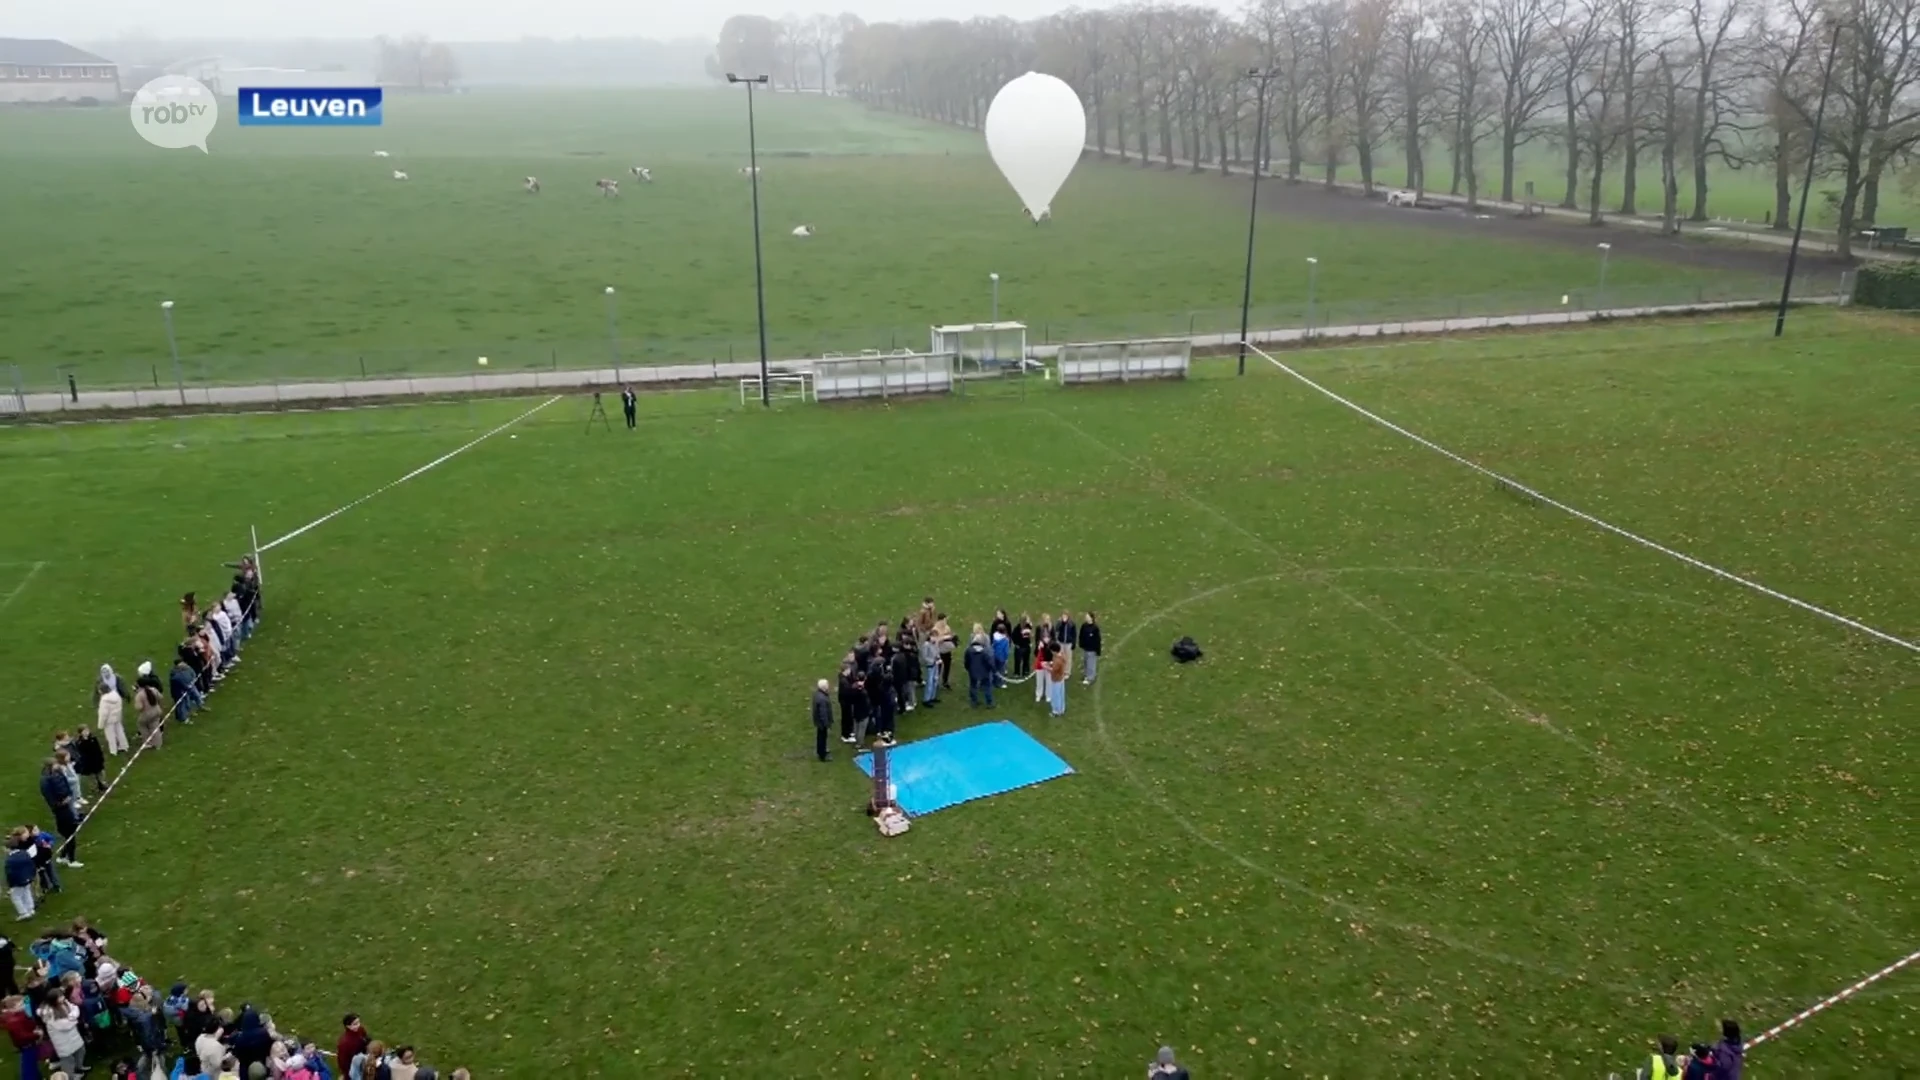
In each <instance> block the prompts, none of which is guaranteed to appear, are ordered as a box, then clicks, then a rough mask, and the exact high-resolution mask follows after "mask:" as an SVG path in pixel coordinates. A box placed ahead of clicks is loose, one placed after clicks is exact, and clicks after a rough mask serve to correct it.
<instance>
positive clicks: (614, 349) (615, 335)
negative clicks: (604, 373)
mask: <svg viewBox="0 0 1920 1080" xmlns="http://www.w3.org/2000/svg"><path fill="white" fill-rule="evenodd" d="M613 308H614V299H613V286H611V285H609V286H607V351H608V352H609V353H611V354H612V355H613V381H614V382H620V381H621V379H620V330H619V326H618V324H617V323H616V322H615V320H614V313H613Z"/></svg>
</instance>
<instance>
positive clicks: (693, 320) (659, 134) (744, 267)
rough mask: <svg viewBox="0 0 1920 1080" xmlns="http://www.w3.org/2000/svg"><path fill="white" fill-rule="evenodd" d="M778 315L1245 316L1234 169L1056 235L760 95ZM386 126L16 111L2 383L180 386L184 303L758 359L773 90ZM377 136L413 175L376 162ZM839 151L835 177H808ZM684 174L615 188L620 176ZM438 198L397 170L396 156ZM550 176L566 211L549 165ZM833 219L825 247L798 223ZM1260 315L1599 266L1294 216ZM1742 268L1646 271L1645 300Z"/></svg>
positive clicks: (911, 132)
mask: <svg viewBox="0 0 1920 1080" xmlns="http://www.w3.org/2000/svg"><path fill="white" fill-rule="evenodd" d="M758 101H759V107H760V111H759V116H758V132H759V138H760V140H761V146H762V148H763V149H764V150H765V152H766V153H767V155H768V156H767V159H766V160H765V161H764V162H763V166H764V168H765V175H764V177H763V181H764V182H763V187H762V200H763V226H764V231H765V233H766V238H765V243H766V250H765V263H766V291H767V319H768V325H769V333H770V336H771V346H772V349H773V351H774V352H775V354H776V355H777V356H800V355H817V354H819V353H820V352H823V351H828V350H832V351H857V350H858V349H861V348H875V347H894V346H899V345H906V346H912V347H918V348H925V347H926V341H927V327H928V326H929V325H930V324H933V323H941V322H956V321H960V322H964V321H975V320H984V319H985V318H987V316H988V315H989V311H990V294H989V286H988V283H987V275H988V274H989V273H999V274H1000V275H1001V277H1002V279H1003V280H1002V285H1001V291H1000V311H1001V314H1002V316H1003V317H1005V318H1010V319H1022V320H1026V321H1028V322H1030V323H1031V324H1032V325H1033V327H1034V338H1035V339H1036V340H1046V339H1051V340H1054V341H1059V340H1063V339H1065V340H1088V339H1090V338H1091V339H1100V338H1112V337H1120V336H1139V335H1151V334H1164V333H1170V332H1174V331H1178V332H1180V333H1189V332H1192V331H1194V330H1198V331H1201V332H1207V331H1224V330H1227V329H1230V328H1235V327H1237V326H1238V322H1239V319H1238V306H1239V302H1240V292H1241V274H1242V270H1243V265H1244V263H1243V260H1244V255H1243V252H1244V250H1245V235H1246V210H1245V204H1244V202H1243V198H1244V188H1243V187H1241V186H1240V184H1239V183H1238V182H1228V181H1219V180H1217V179H1212V178H1198V177H1189V176H1184V175H1168V174H1162V173H1157V172H1142V171H1140V170H1130V169H1124V168H1119V167H1117V166H1100V165H1086V166H1083V167H1082V168H1081V169H1080V170H1079V171H1078V172H1077V173H1076V174H1075V176H1074V177H1073V179H1072V180H1070V181H1069V184H1068V187H1067V189H1066V191H1065V193H1064V194H1063V195H1061V197H1060V198H1059V200H1058V201H1057V206H1058V210H1059V212H1058V214H1057V216H1056V218H1055V220H1054V221H1052V222H1051V223H1049V224H1048V225H1047V226H1046V227H1045V228H1035V227H1034V226H1033V225H1032V224H1031V223H1030V222H1028V221H1027V220H1026V219H1025V218H1024V217H1023V216H1022V214H1021V213H1020V211H1019V205H1018V202H1017V201H1016V200H1015V198H1014V197H1013V195H1012V194H1011V192H1010V190H1009V189H1008V188H1007V186H1006V184H1005V182H1004V181H1003V180H1002V179H1001V178H1000V176H999V174H998V172H997V171H996V170H995V169H994V167H993V164H992V162H991V161H990V159H989V158H988V157H987V156H986V154H985V153H984V150H983V145H982V143H981V141H980V139H979V136H978V135H977V134H969V133H966V132H959V131H953V130H949V129H945V128H935V127H931V126H927V125H921V124H917V123H915V122H913V121H909V120H905V119H901V118H898V117H891V116H886V115H882V114H876V113H869V112H867V111H865V110H863V109H861V108H860V107H859V106H857V105H854V104H852V103H850V102H846V101H842V100H823V99H820V98H816V97H805V96H794V95H763V96H762V97H761V98H759V99H758ZM389 112H390V115H389V116H388V118H387V124H386V126H385V127H382V128H380V129H377V130H374V129H341V130H333V131H315V130H311V129H305V130H271V129H266V130H263V129H248V130H245V131H242V130H240V129H238V128H237V127H235V126H233V125H232V124H231V123H230V122H229V124H228V126H226V127H223V128H222V129H221V130H219V131H217V132H216V133H215V134H214V136H213V137H212V140H211V142H210V147H211V153H210V154H208V155H202V154H200V153H197V152H193V151H161V150H157V149H154V148H152V147H149V146H147V145H146V144H144V143H141V142H139V141H138V139H137V138H136V137H135V135H134V133H133V131H132V129H131V126H130V125H129V124H128V122H127V119H126V116H125V115H124V114H123V113H122V112H121V111H120V110H114V109H106V110H95V111H42V112H33V111H5V112H0V187H4V188H5V189H6V190H7V191H8V193H9V194H8V198H7V199H6V200H4V201H0V235H4V236H6V237H7V238H8V242H9V244H10V246H11V247H12V248H13V249H14V250H16V251H20V252H30V253H32V255H31V257H28V258H19V259H13V260H9V261H8V262H7V263H6V265H5V266H4V267H0V307H4V309H5V310H6V311H7V313H8V316H9V318H8V331H9V332H8V333H7V334H6V335H5V337H4V339H0V389H11V387H10V386H8V385H7V383H8V382H9V381H11V372H10V371H9V368H10V367H17V368H18V369H19V372H20V377H21V380H22V382H23V384H24V385H26V386H27V387H28V388H38V387H55V386H64V384H65V381H66V379H65V374H66V372H67V371H72V372H73V373H74V374H75V376H76V378H77V381H78V382H79V384H80V386H81V388H82V389H101V388H108V387H112V386H124V385H142V384H147V383H149V382H154V383H170V382H171V381H172V371H171V362H170V360H169V355H168V346H167V340H166V336H165V327H164V324H163V322H162V319H161V313H160V310H159V303H160V301H161V300H163V299H172V300H174V301H175V302H176V303H177V305H178V306H177V308H176V310H175V322H176V330H177V334H178V339H179V347H180V350H181V353H182V354H183V362H184V364H183V366H184V368H185V376H186V378H187V379H188V380H189V381H193V382H225V381H246V380H255V379H266V378H302V377H305V378H328V377H331V378H339V377H345V376H356V375H359V374H361V373H362V372H365V373H367V374H370V375H381V374H394V373H403V372H426V371H447V370H460V371H464V370H471V369H472V367H473V364H474V359H475V357H477V356H480V355H486V356H488V357H490V358H491V360H492V362H493V364H494V366H495V368H496V370H499V369H515V368H526V367H547V366H550V365H560V366H565V365H572V366H584V365H598V364H602V363H605V362H606V360H607V357H608V350H609V346H608V340H607V339H608V312H607V306H606V302H605V297H604V296H603V294H602V290H603V289H604V288H605V287H606V286H607V285H610V284H611V285H613V286H615V287H616V288H618V289H619V295H618V313H617V320H618V328H617V329H618V336H619V337H620V338H621V339H622V340H621V344H620V351H621V354H622V356H623V359H624V361H625V362H627V363H634V362H666V361H682V362H684V361H705V360H711V359H721V360H724V359H727V358H728V356H729V354H730V352H735V353H737V354H739V355H741V356H746V355H751V354H753V353H754V352H755V350H756V347H757V345H756V327H755V314H754V312H755V308H754V291H753V246H752V233H751V228H750V207H749V192H748V184H747V182H746V180H745V179H744V178H742V177H741V176H740V175H739V174H738V172H737V170H738V168H739V167H740V166H741V165H743V164H744V163H745V153H746V131H745V127H746V122H745V119H746V118H745V109H744V103H743V102H742V101H741V100H739V98H738V97H737V96H735V95H730V94H728V93H726V92H725V91H722V90H711V91H692V90H689V91H679V92H671V91H648V92H632V93H624V94H623V93H618V92H607V93H595V94H587V93H563V92H550V93H534V94H525V95H508V94H505V93H495V94H486V93H475V94H471V95H464V96H457V97H429V98H407V97H400V98H396V99H395V100H394V101H393V102H392V103H390V105H389ZM376 149H385V150H387V151H389V152H390V153H391V154H392V155H393V156H392V157H391V158H388V159H378V158H375V157H374V156H373V151H374V150H376ZM794 154H809V155H812V156H809V157H795V156H786V155H794ZM633 164H645V165H648V166H650V167H651V168H653V169H654V173H655V177H656V182H655V183H654V184H652V185H649V186H634V185H632V184H629V185H628V186H627V189H626V191H625V192H624V194H623V196H622V197H621V198H620V199H619V200H617V201H614V200H604V199H601V198H599V197H598V196H597V195H596V194H595V192H594V187H593V181H594V180H595V179H596V178H599V177H603V176H624V175H625V172H626V169H627V168H628V166H630V165H633ZM394 168H399V169H404V170H406V171H407V172H408V173H409V175H410V177H411V179H410V180H409V181H408V182H407V183H404V184H403V183H396V182H395V181H393V180H392V179H391V176H390V172H391V169H394ZM528 175H533V176H537V177H539V178H540V180H541V181H542V183H543V185H544V191H543V192H542V193H541V194H540V195H539V196H538V197H532V196H528V195H527V194H525V193H524V192H523V191H522V190H521V178H522V177H524V176H528ZM803 223H804V224H812V225H814V226H815V227H816V229H817V230H818V235H817V236H815V237H812V238H810V239H805V240H801V239H796V238H794V237H792V236H790V235H788V234H789V231H790V230H791V229H792V228H793V227H794V226H796V225H799V224H803ZM1259 251H1260V256H1259V265H1258V267H1257V268H1256V272H1255V281H1256V283H1257V286H1258V287H1257V291H1256V294H1255V296H1254V303H1255V304H1256V305H1257V306H1258V307H1259V308H1260V309H1261V314H1260V316H1259V317H1260V318H1261V319H1263V320H1271V319H1275V318H1282V317H1284V318H1289V319H1297V317H1298V313H1299V312H1300V310H1301V309H1302V308H1303V306H1304V304H1305V301H1306V291H1307V284H1308V282H1307V275H1306V272H1305V262H1304V260H1305V259H1306V258H1307V257H1308V256H1314V257H1317V258H1319V259H1320V260H1321V261H1320V271H1319V278H1318V282H1317V290H1318V295H1317V301H1318V303H1319V304H1320V305H1321V307H1322V309H1323V310H1324V309H1326V308H1328V307H1332V308H1333V310H1334V311H1335V312H1336V313H1339V312H1342V311H1344V312H1347V313H1349V314H1351V315H1352V316H1353V317H1354V319H1356V320H1358V321H1365V320H1366V319H1370V318H1372V317H1402V316H1404V315H1405V314H1406V312H1407V310H1408V309H1409V308H1412V309H1415V311H1414V314H1417V315H1425V314H1426V313H1428V312H1429V311H1430V310H1431V309H1432V307H1433V305H1434V302H1435V301H1436V299H1439V298H1464V309H1465V310H1468V311H1469V312H1472V311H1476V310H1491V309H1497V308H1502V307H1510V306H1511V305H1512V304H1513V303H1514V302H1516V301H1519V302H1522V303H1524V304H1525V305H1529V306H1538V305H1539V304H1541V303H1543V302H1545V303H1552V302H1555V301H1557V299H1558V298H1559V297H1560V296H1561V295H1562V294H1566V293H1580V292H1582V291H1584V290H1588V289H1590V288H1591V287H1592V286H1594V285H1595V284H1596V277H1597V270H1598V267H1597V263H1596V260H1595V258H1594V255H1593V251H1592V250H1591V245H1588V246H1587V248H1586V250H1571V249H1568V248H1566V247H1564V246H1562V247H1553V246H1543V245H1539V244H1529V243H1518V242H1511V241H1502V240H1496V239H1491V238H1483V237H1477V236H1472V235H1463V236H1453V235H1434V236H1424V235H1423V236H1418V237H1410V236H1409V235H1408V234H1407V232H1406V230H1404V229H1400V228H1393V227H1391V226H1390V224H1387V223H1383V224H1379V225H1364V224H1363V225H1355V224H1352V223H1346V222H1339V221H1332V220H1313V219H1310V218H1292V217H1279V216H1268V217H1264V220H1263V225H1262V229H1261V236H1260V243H1259ZM1724 276H1725V275H1712V274H1709V273H1708V272H1706V271H1703V270H1700V269H1696V268H1690V267H1684V266H1676V265H1670V264H1667V263H1663V262H1657V261H1651V260H1642V259H1635V258H1631V257H1627V256H1625V255H1624V254H1622V255H1621V256H1620V257H1618V258H1615V259H1614V260H1613V262H1612V264H1611V266H1610V268H1609V270H1608V278H1607V280H1608V285H1609V288H1610V290H1611V291H1612V292H1613V294H1614V295H1615V296H1616V297H1620V298H1623V299H1624V298H1630V297H1632V296H1635V295H1647V296H1655V295H1672V296H1676V297H1680V298H1685V299H1692V298H1693V296H1694V295H1695V291H1696V290H1697V289H1698V288H1701V287H1703V286H1705V285H1708V284H1714V283H1721V284H1724V282H1723V281H1721V279H1722V278H1724Z"/></svg>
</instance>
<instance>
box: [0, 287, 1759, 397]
mask: <svg viewBox="0 0 1920 1080" xmlns="http://www.w3.org/2000/svg"><path fill="white" fill-rule="evenodd" d="M1770 306H1771V302H1770V301H1765V300H1743V301H1731V302H1719V303H1701V304H1676V305H1668V306H1661V307H1631V308H1609V309H1606V310H1602V311H1553V312H1545V313H1540V314H1534V315H1496V316H1473V317H1463V318H1451V319H1448V318H1441V319H1414V320H1407V321H1400V322H1385V323H1367V324H1364V325H1354V326H1325V327H1318V328H1315V329H1313V330H1306V329H1290V330H1258V331H1254V332H1253V333H1251V334H1249V335H1248V339H1249V340H1251V341H1252V342H1253V343H1254V344H1256V345H1292V344H1298V343H1300V342H1302V341H1305V340H1307V339H1308V338H1312V339H1314V340H1318V339H1321V338H1359V337H1369V338H1370V337H1397V336H1402V335H1430V334H1448V333H1458V332H1462V331H1469V332H1470V331H1475V330H1492V329H1499V328H1502V327H1526V326H1567V325H1571V324H1576V323H1584V322H1592V321H1594V320H1596V319H1602V318H1607V319H1635V318H1652V317H1658V316H1663V315H1693V314H1701V313H1707V312H1724V311H1751V310H1757V309H1761V308H1766V307H1770ZM1190 340H1191V341H1192V342H1193V346H1194V348H1196V349H1219V348H1223V347H1229V346H1232V345H1234V344H1235V343H1236V342H1238V341H1239V335H1238V334H1232V333H1226V334H1200V335H1197V336H1195V337H1193V338H1191V339H1190ZM1060 349H1061V346H1059V345H1032V346H1029V347H1028V349H1027V353H1028V355H1029V356H1030V357H1032V358H1033V359H1036V360H1051V359H1054V358H1055V357H1057V356H1058V355H1059V353H1060ZM812 363H813V361H812V360H811V359H800V360H780V361H776V362H774V363H773V364H771V365H769V366H770V367H771V369H772V370H773V371H775V372H777V373H784V372H794V371H807V370H810V369H811V367H812ZM759 373H760V365H759V364H757V363H754V362H751V361H747V362H734V363H725V364H718V363H714V364H676V365H664V366H660V367H629V368H621V369H619V370H618V371H615V370H614V369H613V368H599V369H595V370H579V371H531V372H507V373H500V374H486V375H483V374H480V373H479V372H477V371H476V372H474V373H473V374H471V375H437V376H428V377H422V378H413V379H350V380H345V381H332V382H303V383H283V384H275V385H264V386H201V387H191V388H189V389H187V390H186V391H185V392H184V394H183V393H182V392H181V391H179V390H150V389H149V390H95V391H84V392H82V393H81V394H80V395H79V400H78V401H75V400H73V398H72V397H70V396H69V395H67V394H58V393H39V394H25V395H4V396H0V416H10V415H19V414H20V413H21V412H22V411H25V412H27V413H32V414H59V413H74V414H98V413H111V412H116V411H122V412H123V411H126V410H129V409H139V410H148V411H163V410H182V409H184V410H187V411H208V410H222V411H226V410H232V409H236V408H239V409H245V408H248V407H255V408H260V409H273V408H278V407H281V406H287V405H293V406H313V405H340V404H352V403H353V402H355V401H366V400H370V399H382V398H385V399H392V398H409V397H422V398H425V397H452V396H459V395H465V394H513V393H517V392H522V391H525V392H529V393H541V392H545V391H554V392H559V393H565V392H569V391H584V390H595V389H597V390H605V391H613V390H614V389H615V388H617V387H618V386H619V384H620V383H621V382H622V381H624V382H629V383H633V384H634V385H636V386H638V387H640V388H642V389H645V388H648V387H661V386H669V385H674V384H689V383H714V382H733V381H735V380H738V379H745V378H753V377H756V376H758V375H759ZM183 398H184V400H182V399H183Z"/></svg>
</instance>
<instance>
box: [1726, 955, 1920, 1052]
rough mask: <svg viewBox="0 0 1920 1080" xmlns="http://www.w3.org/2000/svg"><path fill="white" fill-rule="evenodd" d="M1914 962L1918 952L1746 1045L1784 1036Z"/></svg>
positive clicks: (1822, 1001) (1791, 1017)
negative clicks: (1806, 1021)
mask: <svg viewBox="0 0 1920 1080" xmlns="http://www.w3.org/2000/svg"><path fill="white" fill-rule="evenodd" d="M1916 961H1920V951H1915V952H1910V953H1908V954H1907V955H1905V956H1903V957H1901V958H1900V959H1898V960H1895V961H1894V962H1893V963H1891V964H1888V965H1887V966H1886V967H1883V968H1881V969H1880V970H1879V971H1876V972H1874V973H1873V974H1871V975H1869V976H1867V977H1866V978H1864V979H1861V980H1860V981H1859V982H1857V983H1854V984H1853V985H1852V986H1849V987H1847V988H1846V989H1845V990H1842V991H1840V992H1839V993H1837V994H1834V995H1832V996H1830V997H1828V998H1825V999H1823V1000H1821V1001H1818V1002H1815V1003H1814V1004H1812V1005H1810V1006H1808V1007H1807V1008H1805V1009H1802V1010H1800V1011H1799V1012H1797V1013H1795V1014H1794V1015H1792V1016H1790V1017H1788V1018H1787V1019H1786V1020H1784V1021H1782V1022H1780V1023H1778V1024H1775V1025H1773V1026H1772V1027H1770V1028H1768V1029H1767V1030H1765V1031H1763V1032H1761V1033H1760V1034H1759V1035H1757V1036H1755V1037H1754V1038H1753V1040H1752V1041H1751V1042H1749V1043H1747V1045H1748V1046H1750V1047H1752V1046H1759V1045H1760V1044H1761V1043H1763V1042H1767V1041H1769V1040H1771V1039H1776V1038H1778V1037H1780V1036H1781V1035H1784V1034H1786V1033H1787V1032H1788V1031H1790V1030H1792V1029H1793V1028H1795V1027H1797V1026H1798V1025H1799V1024H1800V1023H1801V1022H1802V1021H1804V1020H1809V1019H1812V1018H1813V1017H1815V1016H1818V1015H1820V1014H1821V1013H1823V1012H1826V1011H1827V1010H1828V1009H1830V1008H1832V1007H1834V1006H1835V1005H1838V1004H1840V1003H1841V1002H1843V1001H1845V1000H1847V999H1848V998H1850V997H1852V996H1854V995H1855V994H1858V993H1859V992H1860V991H1862V990H1865V989H1866V988H1867V987H1869V986H1872V985H1873V984H1874V983H1877V982H1879V981H1880V980H1882V979H1884V978H1886V977H1887V976H1889V975H1892V974H1893V973H1894V972H1896V971H1899V970H1900V969H1901V968H1903V967H1906V966H1907V965H1909V964H1912V963H1915V962H1916Z"/></svg>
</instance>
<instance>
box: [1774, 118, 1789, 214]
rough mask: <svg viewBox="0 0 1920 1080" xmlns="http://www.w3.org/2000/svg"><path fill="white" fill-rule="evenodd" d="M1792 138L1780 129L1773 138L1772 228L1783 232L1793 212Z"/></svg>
mask: <svg viewBox="0 0 1920 1080" xmlns="http://www.w3.org/2000/svg"><path fill="white" fill-rule="evenodd" d="M1792 150H1793V140H1792V139H1791V138H1789V137H1788V136H1787V133H1786V132H1784V131H1782V132H1778V133H1777V134H1775V136H1774V140H1773V228H1774V230H1775V231H1777V232H1785V231H1786V230H1787V229H1788V228H1790V226H1789V225H1788V224H1787V218H1788V217H1789V216H1791V215H1792V213H1793V153H1792Z"/></svg>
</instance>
